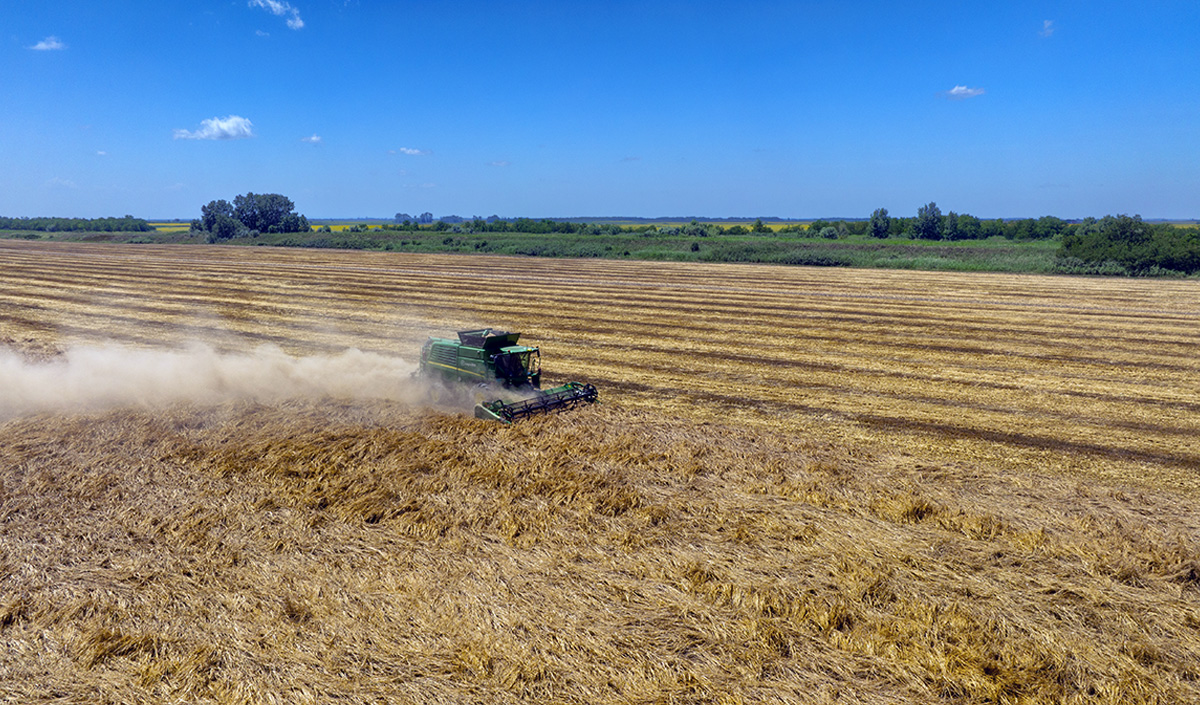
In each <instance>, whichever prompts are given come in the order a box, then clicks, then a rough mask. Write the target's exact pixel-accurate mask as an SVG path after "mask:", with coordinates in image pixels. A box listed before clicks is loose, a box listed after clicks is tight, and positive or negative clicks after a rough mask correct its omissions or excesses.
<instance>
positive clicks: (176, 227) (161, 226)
mask: <svg viewBox="0 0 1200 705" xmlns="http://www.w3.org/2000/svg"><path fill="white" fill-rule="evenodd" d="M150 227H152V228H154V229H155V230H157V231H158V232H160V233H184V232H187V231H188V230H189V229H190V228H191V227H192V226H191V224H190V223H176V222H173V221H163V222H151V223H150Z"/></svg>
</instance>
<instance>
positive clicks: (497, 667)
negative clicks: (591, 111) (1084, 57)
mask: <svg viewBox="0 0 1200 705" xmlns="http://www.w3.org/2000/svg"><path fill="white" fill-rule="evenodd" d="M0 268H2V271H4V272H5V280H4V281H5V286H4V287H0V341H2V342H3V344H4V345H6V346H7V347H8V349H9V352H7V353H6V354H5V356H2V357H0V374H34V373H40V372H39V370H41V369H42V367H40V366H45V365H51V366H52V365H56V364H57V365H64V366H67V365H71V364H75V362H77V361H79V360H84V359H86V358H84V357H83V356H81V355H79V354H76V353H74V352H71V351H72V350H73V349H74V348H75V347H76V346H79V345H81V344H88V343H97V342H102V341H107V342H109V343H110V344H111V345H112V346H115V347H110V348H108V349H107V350H108V352H106V353H104V355H105V356H106V357H104V358H103V359H106V360H113V359H120V356H126V357H127V358H128V359H129V360H130V361H131V363H130V364H129V365H125V366H116V367H112V368H109V374H108V375H106V378H107V377H113V378H119V377H137V376H139V375H141V374H150V373H153V372H154V370H153V369H151V368H152V367H153V365H152V364H148V363H147V362H146V360H159V361H162V360H164V359H166V358H165V357H163V356H164V355H165V351H166V350H175V349H177V346H182V345H184V344H186V343H189V342H193V343H194V342H196V341H200V342H203V343H206V344H207V345H209V346H211V349H212V350H215V351H217V352H218V353H222V354H226V355H238V356H246V357H234V358H231V359H232V360H233V361H234V362H237V363H238V364H243V363H248V362H249V361H252V360H253V359H254V356H255V355H259V356H264V355H266V354H265V353H255V352H254V351H255V349H256V348H257V346H259V345H262V344H270V345H274V346H278V347H280V348H282V350H283V352H285V353H287V354H289V355H292V356H296V357H295V360H296V362H295V363H294V364H295V366H296V368H297V369H307V370H309V373H308V376H310V377H312V378H314V379H321V378H324V377H326V376H328V375H329V374H331V370H330V369H329V368H328V366H327V364H328V362H329V360H330V359H337V360H345V359H357V358H353V357H351V358H346V357H345V356H344V353H345V351H346V349H347V348H349V347H354V348H357V349H358V350H360V351H361V354H363V355H374V356H376V357H374V358H370V359H371V360H374V363H371V364H378V363H379V362H380V361H381V360H384V359H388V360H393V361H399V362H400V363H404V361H412V360H414V359H415V357H416V355H417V351H418V349H419V346H420V344H421V342H422V340H423V339H424V338H425V336H427V335H429V334H433V333H436V334H445V333H448V332H450V331H453V330H455V329H463V328H468V327H477V326H484V325H494V326H499V327H504V328H508V329H512V330H520V331H522V332H523V333H524V335H525V337H524V338H523V342H527V343H530V344H535V345H540V346H541V347H542V352H543V361H544V366H545V371H546V375H547V379H548V381H551V382H554V381H558V380H566V379H577V380H580V381H587V382H592V383H594V384H596V385H597V386H598V387H599V389H600V393H601V403H600V404H599V405H597V406H595V407H590V408H587V409H584V410H580V411H577V412H575V413H573V414H569V415H560V416H555V417H551V418H544V419H534V420H532V421H529V422H527V423H523V424H521V425H517V426H513V427H503V426H500V425H496V424H491V423H488V422H482V421H476V420H474V419H472V418H469V417H468V416H467V415H466V414H463V413H454V412H453V411H451V410H447V409H440V410H435V409H430V408H426V407H424V406H423V405H422V402H420V401H419V400H416V399H410V398H407V397H406V396H404V395H401V396H398V397H390V396H388V395H386V394H384V395H382V396H381V398H373V399H366V398H357V399H355V398H349V397H334V398H317V397H302V398H296V399H288V400H284V401H277V402H267V401H252V400H241V401H239V400H236V399H232V400H227V401H221V402H208V403H199V402H195V403H186V402H185V403H175V404H171V405H168V406H165V407H153V406H152V407H142V406H140V405H137V404H134V405H132V406H126V407H119V408H115V409H110V410H107V411H103V410H101V411H93V412H90V413H82V412H81V411H79V410H76V409H60V410H58V411H52V412H43V413H41V414H40V415H36V416H28V417H26V416H18V417H16V418H11V419H9V420H8V421H6V422H5V421H0V522H3V531H0V561H3V570H2V571H0V636H2V637H3V639H4V642H5V649H4V651H3V652H2V653H0V674H3V677H0V700H4V701H12V702H30V703H49V702H64V701H76V702H78V701H89V702H163V701H186V702H239V703H240V702H247V703H248V702H265V701H281V702H282V701H293V702H330V701H346V702H431V701H442V702H495V703H510V702H528V703H544V702H562V703H606V702H611V703H628V702H664V703H665V702H711V703H718V702H729V703H732V702H817V703H820V702H830V703H833V702H854V703H902V702H905V703H907V702H913V703H916V702H920V703H928V702H945V703H999V702H1004V703H1047V702H1054V703H1113V704H1115V703H1183V702H1197V701H1200V528H1198V527H1200V510H1198V509H1197V507H1198V506H1200V505H1198V504H1197V499H1198V498H1200V477H1198V476H1197V473H1196V469H1197V467H1200V413H1198V412H1200V402H1198V401H1197V398H1198V394H1200V359H1198V358H1197V356H1196V355H1195V352H1196V349H1197V344H1198V343H1200V334H1198V333H1197V330H1198V327H1197V323H1198V322H1200V282H1196V281H1146V280H1129V279H1119V280H1118V279H1109V280H1099V279H1084V278H1062V277H1037V276H1013V275H967V274H953V273H928V272H897V271H880V270H852V269H837V268H809V267H771V266H760V265H716V264H698V263H668V262H658V263H654V262H635V261H614V260H568V259H534V258H505V257H491V256H465V255H458V256H446V255H420V254H404V253H364V252H337V251H329V250H299V249H275V248H253V249H246V248H230V247H215V246H213V247H209V246H189V247H171V246H157V245H139V246H115V245H105V244H88V243H82V244H81V243H47V242H23V241H0ZM12 351H18V352H19V355H17V354H15V353H13V352H12ZM156 351H159V352H158V353H157V354H158V357H154V356H153V354H155V353H156ZM139 354H141V355H143V356H142V357H139V356H138V355H139ZM94 355H95V354H94ZM94 355H93V356H94ZM145 355H151V357H145ZM331 356H336V357H331ZM266 357H267V358H268V359H271V360H274V361H275V362H276V363H279V364H282V363H283V362H284V361H283V360H281V359H280V358H279V357H278V354H276V353H271V354H270V355H266ZM198 359H200V360H201V361H205V362H204V364H205V367H207V365H208V364H210V363H215V362H218V361H219V360H217V359H216V358H214V357H213V356H212V355H211V354H208V353H205V354H204V355H201V356H200V357H199V358H198ZM135 360H139V361H141V362H139V363H136V364H135V363H134V362H132V361H135ZM367 364H368V363H367V362H366V361H364V362H362V363H359V365H360V370H361V372H362V373H363V374H367V373H368V372H369V370H368V369H367V368H366V365H367ZM401 366H402V367H403V364H401ZM65 374H66V368H65V367H64V372H63V373H62V374H60V375H58V376H55V375H47V377H46V378H47V379H48V380H53V379H66V377H63V375H65ZM201 374H209V371H208V370H207V369H201V367H200V366H199V363H198V366H197V368H196V376H197V377H199V376H200V375H201ZM72 379H73V378H72ZM87 381H88V380H82V381H80V383H86V382H87ZM102 381H104V380H94V382H102ZM186 383H187V380H186V379H185V380H181V384H186ZM47 384H49V385H52V384H54V382H51V381H48V382H47ZM225 384H226V385H229V384H233V381H232V379H230V380H226V382H225ZM395 384H399V385H401V387H403V385H404V384H411V382H410V381H408V378H407V376H406V375H405V376H402V377H401V378H400V379H398V380H393V381H392V382H389V385H387V386H394V385H395ZM9 388H10V389H11V385H10V387H9ZM3 389H4V387H3V386H0V401H3V400H4V397H3V394H4V391H3ZM61 391H62V392H63V394H67V393H68V392H69V393H76V392H75V391H72V390H70V389H63V390H61ZM170 391H174V390H170ZM210 391H214V390H210ZM216 391H219V390H216ZM226 391H228V390H226ZM49 396H50V398H51V399H53V398H54V395H53V394H51V395H49ZM148 399H153V395H150V396H149V397H148Z"/></svg>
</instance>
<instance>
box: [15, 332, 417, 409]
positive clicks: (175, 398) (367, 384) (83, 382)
mask: <svg viewBox="0 0 1200 705" xmlns="http://www.w3.org/2000/svg"><path fill="white" fill-rule="evenodd" d="M415 368H416V365H415V364H413V363H411V362H407V361H405V360H403V359H401V358H398V357H391V356H386V355H380V354H377V353H369V352H362V351H360V350H356V349H348V350H345V351H343V352H341V353H337V354H332V355H308V356H300V357H297V356H292V355H289V354H287V353H286V352H284V351H283V350H281V349H279V348H277V347H274V346H262V347H259V348H257V349H255V350H253V351H250V352H244V353H230V352H221V351H218V350H215V349H214V348H212V347H210V346H207V345H201V344H196V345H191V346H189V347H187V348H183V349H177V350H154V349H140V348H132V347H127V346H120V345H115V344H113V345H98V346H82V347H75V348H71V349H68V350H67V351H66V352H65V353H64V354H63V355H60V356H57V357H55V358H52V359H49V360H40V361H38V360H29V359H27V358H25V357H23V356H21V355H20V354H18V353H17V352H15V351H13V350H8V349H4V348H0V420H3V419H7V418H12V417H15V416H22V415H27V414H32V413H41V412H60V413H61V412H74V411H92V410H97V409H106V408H113V407H121V406H163V405H168V404H174V403H180V402H189V403H197V404H214V403H220V402H226V401H241V400H245V401H256V402H261V403H271V402H278V401H283V400H286V399H305V398H314V399H315V398H330V397H332V398H337V399H345V400H367V399H373V400H380V399H382V400H391V401H399V402H405V403H416V402H417V401H418V400H419V398H420V396H421V394H422V386H423V385H420V384H418V383H416V382H414V381H413V380H412V378H411V373H412V372H413V370H414V369H415Z"/></svg>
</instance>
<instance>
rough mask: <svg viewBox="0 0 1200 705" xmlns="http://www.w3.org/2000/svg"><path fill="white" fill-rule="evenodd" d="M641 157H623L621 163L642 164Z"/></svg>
mask: <svg viewBox="0 0 1200 705" xmlns="http://www.w3.org/2000/svg"><path fill="white" fill-rule="evenodd" d="M641 160H642V158H641V157H621V161H622V162H624V163H626V164H628V163H629V162H640V161H641Z"/></svg>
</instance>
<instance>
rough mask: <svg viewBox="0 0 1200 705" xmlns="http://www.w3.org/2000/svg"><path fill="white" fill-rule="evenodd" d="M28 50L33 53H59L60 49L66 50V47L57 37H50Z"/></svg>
mask: <svg viewBox="0 0 1200 705" xmlns="http://www.w3.org/2000/svg"><path fill="white" fill-rule="evenodd" d="M29 48H30V49H33V50H35V51H61V50H62V49H66V48H67V45H66V44H63V42H62V40H61V39H59V38H58V37H53V36H52V37H46V38H45V39H43V40H42V41H40V42H38V43H37V44H34V45H33V46H31V47H29Z"/></svg>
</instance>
